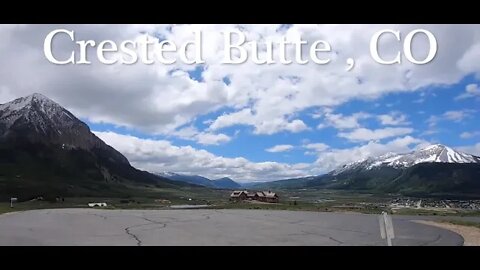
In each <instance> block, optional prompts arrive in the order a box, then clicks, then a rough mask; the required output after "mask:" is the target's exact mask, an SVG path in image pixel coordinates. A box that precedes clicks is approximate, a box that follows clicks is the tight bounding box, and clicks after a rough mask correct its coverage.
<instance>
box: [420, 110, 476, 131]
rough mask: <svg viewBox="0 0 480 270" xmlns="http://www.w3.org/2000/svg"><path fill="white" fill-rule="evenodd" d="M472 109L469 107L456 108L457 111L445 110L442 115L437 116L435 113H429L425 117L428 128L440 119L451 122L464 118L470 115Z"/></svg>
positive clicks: (472, 111)
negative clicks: (429, 114) (428, 115)
mask: <svg viewBox="0 0 480 270" xmlns="http://www.w3.org/2000/svg"><path fill="white" fill-rule="evenodd" d="M474 112H475V111H474V110H469V109H464V110H458V111H446V112H444V113H443V114H442V115H440V116H437V115H431V116H430V117H429V118H428V119H427V123H428V126H429V127H430V128H433V127H435V126H436V125H437V124H438V122H440V121H453V122H461V121H462V120H464V119H466V118H470V117H472V114H473V113H474Z"/></svg>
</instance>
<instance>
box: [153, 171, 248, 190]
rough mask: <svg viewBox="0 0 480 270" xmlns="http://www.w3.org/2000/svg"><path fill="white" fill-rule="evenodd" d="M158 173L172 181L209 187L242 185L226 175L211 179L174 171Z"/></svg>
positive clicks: (220, 187) (221, 187)
mask: <svg viewBox="0 0 480 270" xmlns="http://www.w3.org/2000/svg"><path fill="white" fill-rule="evenodd" d="M158 175H159V176H162V177H165V178H168V179H171V180H174V181H180V182H186V183H190V184H195V185H199V186H204V187H209V188H216V189H235V188H240V187H242V186H241V185H240V184H238V183H237V182H235V181H233V180H232V179H230V178H228V177H224V178H220V179H214V180H211V179H208V178H206V177H203V176H199V175H188V174H178V173H174V172H163V173H158Z"/></svg>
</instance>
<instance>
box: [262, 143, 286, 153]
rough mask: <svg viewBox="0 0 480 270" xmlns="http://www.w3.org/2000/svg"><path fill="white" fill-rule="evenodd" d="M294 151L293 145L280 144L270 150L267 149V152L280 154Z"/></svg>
mask: <svg viewBox="0 0 480 270" xmlns="http://www.w3.org/2000/svg"><path fill="white" fill-rule="evenodd" d="M292 149H293V145H290V144H279V145H275V146H272V147H270V148H267V149H265V151H267V152H270V153H279V152H287V151H290V150H292Z"/></svg>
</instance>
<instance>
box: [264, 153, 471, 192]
mask: <svg viewBox="0 0 480 270" xmlns="http://www.w3.org/2000/svg"><path fill="white" fill-rule="evenodd" d="M255 187H258V188H259V187H262V188H265V187H268V188H283V189H295V188H312V189H314V188H332V189H347V190H358V191H361V190H363V191H371V192H381V193H402V194H410V195H437V194H438V195H440V194H462V195H468V196H474V197H480V158H479V157H477V156H474V155H470V154H466V153H462V152H459V151H456V150H454V149H452V148H450V147H447V146H445V145H441V144H435V145H430V146H428V147H425V148H423V149H420V150H418V151H414V152H411V153H405V154H396V153H388V154H386V155H382V156H378V157H370V158H367V159H362V160H358V161H356V162H353V163H349V164H346V165H343V166H341V167H340V168H337V169H335V170H333V171H331V172H329V173H327V174H324V175H319V176H310V177H303V178H296V179H287V180H280V181H274V182H269V183H261V184H258V185H256V186H255Z"/></svg>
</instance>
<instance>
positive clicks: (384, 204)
mask: <svg viewBox="0 0 480 270" xmlns="http://www.w3.org/2000/svg"><path fill="white" fill-rule="evenodd" d="M278 194H279V196H280V203H273V204H268V203H257V202H230V201H229V195H230V191H229V190H212V189H206V188H196V187H186V188H182V189H169V188H145V189H136V190H135V192H133V193H132V194H131V196H129V197H122V198H112V197H88V198H86V197H74V198H65V201H64V202H48V201H37V200H33V201H26V202H19V203H15V204H14V208H13V209H12V208H10V204H9V203H8V202H0V214H1V213H6V212H10V211H23V210H31V209H46V208H86V207H88V205H87V204H88V203H89V202H105V203H107V205H108V207H107V208H108V209H169V206H171V205H208V207H209V208H214V209H265V210H293V211H295V210H298V211H300V210H301V211H318V212H358V213H365V214H380V213H381V212H382V211H387V212H389V213H391V214H395V215H427V216H432V215H433V216H479V215H480V211H467V210H465V211H463V210H452V209H450V210H448V211H442V210H428V209H412V208H405V209H396V210H395V211H392V210H391V209H390V207H389V204H388V202H389V200H390V199H391V197H388V196H382V195H378V194H370V193H352V192H345V191H334V190H292V191H281V190H280V191H278Z"/></svg>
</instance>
